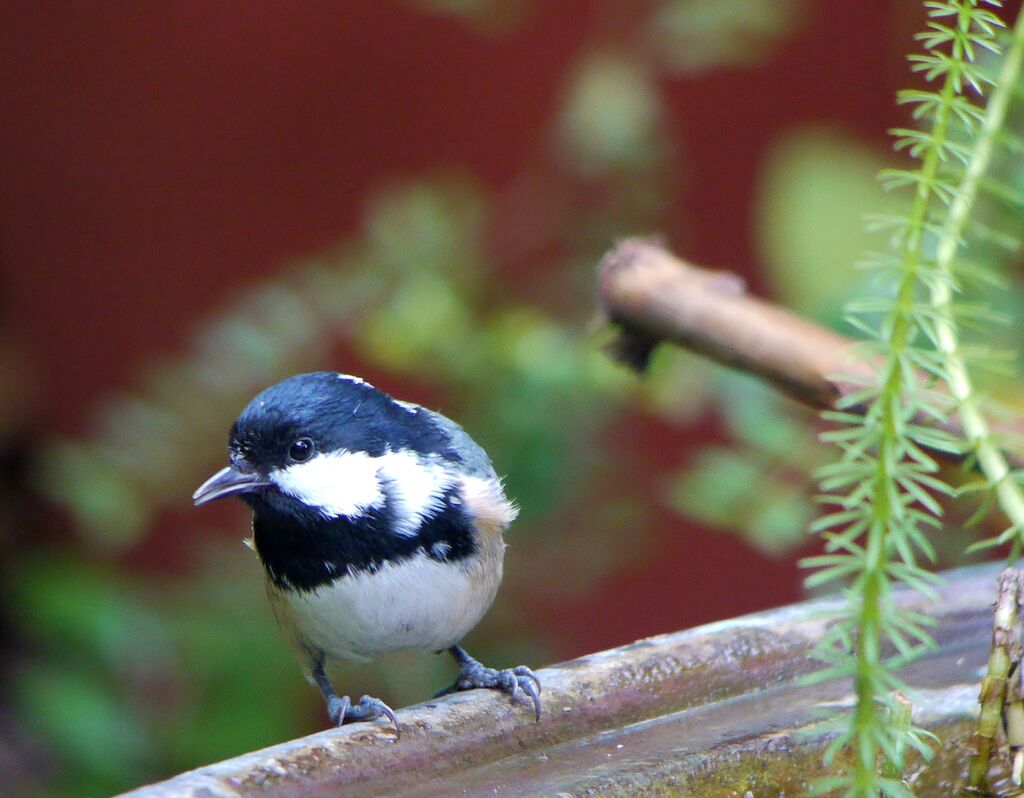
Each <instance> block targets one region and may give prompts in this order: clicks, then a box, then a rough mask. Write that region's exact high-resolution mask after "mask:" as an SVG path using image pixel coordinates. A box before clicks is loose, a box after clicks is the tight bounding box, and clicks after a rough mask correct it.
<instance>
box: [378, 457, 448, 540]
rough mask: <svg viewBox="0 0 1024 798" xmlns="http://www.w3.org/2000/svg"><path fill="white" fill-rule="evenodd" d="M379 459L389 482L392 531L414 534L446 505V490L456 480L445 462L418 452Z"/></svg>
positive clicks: (385, 477)
mask: <svg viewBox="0 0 1024 798" xmlns="http://www.w3.org/2000/svg"><path fill="white" fill-rule="evenodd" d="M377 462H378V463H379V465H380V477H381V479H383V480H385V482H386V483H387V486H386V490H387V494H388V500H389V507H390V509H391V510H392V512H393V517H394V528H393V530H392V531H394V532H395V533H397V534H399V535H408V536H409V537H412V536H413V535H415V534H416V532H417V531H418V530H419V527H420V524H421V523H423V520H424V519H426V518H429V517H430V516H432V515H434V514H435V513H436V512H437V511H438V510H440V509H441V508H442V507H443V506H444V492H445V490H446V489H448V488H449V487H451V486H452V484H454V479H453V478H452V477H451V476H450V475H449V473H450V472H449V471H447V470H446V469H445V468H444V467H443V466H442V465H440V464H439V463H437V462H435V461H432V460H431V459H430V458H426V457H423V456H422V455H419V454H416V453H415V452H410V451H398V452H388V453H387V454H384V455H382V456H381V457H379V458H378V459H377Z"/></svg>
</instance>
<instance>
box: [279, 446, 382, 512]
mask: <svg viewBox="0 0 1024 798" xmlns="http://www.w3.org/2000/svg"><path fill="white" fill-rule="evenodd" d="M379 465H380V460H379V458H375V457H370V455H368V454H366V452H348V451H345V450H341V451H338V452H330V453H329V454H318V455H316V456H314V457H313V458H312V459H310V460H307V461H306V462H304V463H294V464H292V465H290V466H287V467H286V468H279V469H276V470H275V471H272V472H271V473H270V479H271V480H273V482H274V483H275V484H276V485H277V487H278V488H280V490H281V492H282V493H286V494H288V495H289V496H291V497H293V498H295V499H298V500H299V501H301V502H302V503H303V504H306V505H308V506H310V507H312V508H315V509H317V510H319V511H320V512H321V513H323V514H324V515H325V516H327V517H328V518H337V517H338V516H341V515H344V516H348V517H354V516H357V515H359V514H360V513H362V512H364V511H365V510H368V509H371V508H373V507H379V506H380V505H381V504H382V503H383V502H384V493H383V491H382V490H381V485H380V479H379V478H378V476H377V468H378V467H379Z"/></svg>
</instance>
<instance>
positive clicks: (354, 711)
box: [327, 695, 402, 736]
mask: <svg viewBox="0 0 1024 798" xmlns="http://www.w3.org/2000/svg"><path fill="white" fill-rule="evenodd" d="M327 715H328V716H329V717H330V719H331V723H333V724H334V725H335V726H342V725H344V724H346V723H359V722H361V721H364V720H375V719H377V718H380V717H386V718H387V719H388V720H390V721H391V722H392V723H393V724H394V725H395V734H396V735H397V736H401V733H402V732H401V729H400V728H399V726H398V718H397V717H396V716H395V712H394V710H393V709H391V707H389V706H388V705H387V704H385V703H384V702H383V701H381V700H380V699H379V698H373V697H372V696H368V695H364V696H363V697H362V698H360V699H359V703H358V704H353V703H352V701H351V700H350V699H349V697H348V696H347V695H345V696H342V697H341V698H338V696H331V698H330V700H329V701H328V702H327Z"/></svg>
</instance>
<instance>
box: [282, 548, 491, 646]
mask: <svg viewBox="0 0 1024 798" xmlns="http://www.w3.org/2000/svg"><path fill="white" fill-rule="evenodd" d="M500 582H501V560H500V559H499V558H495V559H493V560H486V561H485V560H483V559H479V558H478V559H473V560H471V561H470V562H468V563H466V564H465V565H464V566H456V565H453V564H451V563H439V562H437V561H435V560H432V559H430V558H429V557H427V556H426V555H425V554H423V553H422V552H421V553H419V554H417V555H416V556H414V557H412V558H411V559H408V560H403V561H401V562H398V563H390V562H389V563H384V564H383V565H381V567H380V568H379V569H377V570H376V571H358V572H356V573H353V574H349V575H347V576H342V577H340V578H338V579H337V580H335V581H334V582H332V583H331V584H329V585H324V586H322V587H318V588H316V589H315V590H312V591H288V592H286V593H284V594H283V596H284V598H285V600H286V601H287V602H288V605H289V607H290V610H291V613H292V617H293V618H294V621H295V625H296V631H297V633H298V638H299V640H300V641H301V642H302V643H303V644H304V645H307V646H309V647H311V648H313V649H319V650H321V651H323V652H324V653H325V654H326V655H327V658H328V659H330V660H334V659H354V660H366V659H370V658H373V657H375V656H377V655H378V654H385V653H388V652H391V651H400V650H402V649H409V648H413V649H427V650H428V651H440V650H442V649H445V648H448V647H449V646H452V645H454V644H455V643H458V642H459V641H460V640H462V638H463V637H465V636H466V635H467V634H468V633H469V631H470V629H472V628H473V627H474V626H476V625H477V623H478V622H479V621H480V619H481V618H482V617H483V615H484V613H485V612H487V609H488V607H490V606H491V602H492V601H494V595H495V593H496V592H497V590H498V584H499V583H500Z"/></svg>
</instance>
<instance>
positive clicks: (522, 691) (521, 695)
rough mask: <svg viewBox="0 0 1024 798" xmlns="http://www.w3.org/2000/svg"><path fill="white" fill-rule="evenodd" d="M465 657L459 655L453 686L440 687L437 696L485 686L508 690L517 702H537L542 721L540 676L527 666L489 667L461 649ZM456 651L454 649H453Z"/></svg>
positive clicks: (534, 703) (528, 704)
mask: <svg viewBox="0 0 1024 798" xmlns="http://www.w3.org/2000/svg"><path fill="white" fill-rule="evenodd" d="M460 652H461V654H462V656H459V654H455V657H456V659H457V660H458V662H459V675H458V678H456V680H455V683H454V684H452V685H451V686H450V687H446V688H444V689H443V690H439V691H438V692H437V693H436V695H435V696H434V697H435V698H438V697H440V696H443V695H449V694H450V693H458V692H461V691H463V690H475V689H477V688H484V689H489V690H501V691H502V692H504V693H508V694H509V695H510V696H511V697H512V700H513V701H518V702H519V703H521V704H525V705H527V706H530V705H531V704H532V705H533V714H534V717H535V718H536V720H537V721H538V722H539V721H540V689H541V688H540V679H538V678H537V676H536V674H534V672H533V671H532V670H530V669H529V668H527V667H526V666H525V665H519V666H517V667H515V668H504V669H502V670H498V669H496V668H488V667H487V666H485V665H483V664H481V663H480V662H477V661H476V660H475V659H473V658H472V657H471V656H469V655H468V654H466V653H465V651H462V650H461V649H460ZM453 653H454V652H453Z"/></svg>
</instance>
